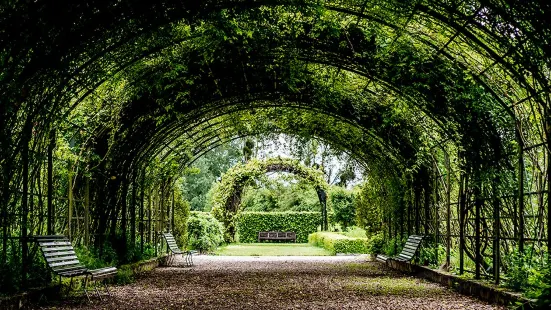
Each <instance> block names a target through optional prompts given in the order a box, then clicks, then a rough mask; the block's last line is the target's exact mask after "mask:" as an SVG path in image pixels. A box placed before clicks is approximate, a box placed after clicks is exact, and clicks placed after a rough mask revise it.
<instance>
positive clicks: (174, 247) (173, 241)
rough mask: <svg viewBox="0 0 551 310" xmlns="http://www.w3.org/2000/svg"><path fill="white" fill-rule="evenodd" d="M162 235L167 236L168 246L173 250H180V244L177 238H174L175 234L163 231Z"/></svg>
mask: <svg viewBox="0 0 551 310" xmlns="http://www.w3.org/2000/svg"><path fill="white" fill-rule="evenodd" d="M162 235H163V237H164V238H165V240H166V244H167V245H168V248H169V249H170V251H171V252H178V251H180V248H179V247H178V244H176V239H174V236H173V235H172V234H171V233H162Z"/></svg>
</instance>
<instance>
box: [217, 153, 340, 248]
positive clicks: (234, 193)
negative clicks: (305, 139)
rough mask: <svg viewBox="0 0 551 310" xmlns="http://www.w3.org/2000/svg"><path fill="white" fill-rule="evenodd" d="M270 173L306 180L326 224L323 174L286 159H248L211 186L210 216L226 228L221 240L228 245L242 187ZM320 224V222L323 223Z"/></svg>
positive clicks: (326, 185)
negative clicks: (292, 175) (318, 203)
mask: <svg viewBox="0 0 551 310" xmlns="http://www.w3.org/2000/svg"><path fill="white" fill-rule="evenodd" d="M269 172H288V173H292V174H294V175H295V176H297V177H300V178H301V179H303V180H305V181H307V182H308V183H309V184H311V185H312V186H313V187H314V188H315V189H316V191H317V192H318V197H319V199H320V208H321V211H322V212H321V216H322V217H323V220H324V221H325V222H326V216H327V210H326V209H325V207H326V201H325V199H326V197H327V194H326V192H327V190H328V189H329V185H328V184H327V181H325V178H324V175H323V172H322V171H321V170H318V169H314V168H310V167H306V166H304V165H303V164H301V163H300V162H299V161H297V160H293V159H289V158H281V157H275V158H268V159H265V160H258V159H251V160H249V161H248V162H246V163H244V164H241V163H240V164H237V165H235V166H234V167H233V168H231V169H229V170H228V171H226V172H225V173H224V174H223V175H222V177H221V179H220V181H219V182H217V183H216V184H215V185H214V189H213V194H212V204H213V205H212V211H211V212H212V213H213V214H214V216H215V217H216V218H217V219H218V220H220V221H221V222H222V223H223V224H224V227H225V235H224V238H225V239H226V241H227V242H231V241H233V240H234V239H235V232H236V231H235V221H236V219H237V216H238V213H239V206H240V204H241V195H242V194H243V190H244V188H245V186H247V185H249V184H250V182H251V181H253V180H254V179H256V178H258V177H259V176H261V175H264V174H266V173H269ZM324 221H322V222H324Z"/></svg>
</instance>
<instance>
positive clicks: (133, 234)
mask: <svg viewBox="0 0 551 310" xmlns="http://www.w3.org/2000/svg"><path fill="white" fill-rule="evenodd" d="M136 183H137V182H136V177H135V175H134V176H133V177H132V198H131V199H130V242H131V243H132V247H134V246H135V245H136V190H137V184H136Z"/></svg>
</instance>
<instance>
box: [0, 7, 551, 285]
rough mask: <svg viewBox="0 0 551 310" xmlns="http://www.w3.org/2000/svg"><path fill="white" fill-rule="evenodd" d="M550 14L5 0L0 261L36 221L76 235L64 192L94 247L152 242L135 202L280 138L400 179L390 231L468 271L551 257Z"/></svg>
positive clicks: (38, 228) (543, 10)
mask: <svg viewBox="0 0 551 310" xmlns="http://www.w3.org/2000/svg"><path fill="white" fill-rule="evenodd" d="M550 12H551V4H549V3H547V2H545V1H532V2H530V3H527V2H526V1H519V0H502V1H497V0H466V1H465V0H446V1H442V0H419V1H402V0H390V1H380V0H347V1H338V0H337V1H334V0H270V1H268V0H205V1H187V2H186V3H183V2H182V1H181V0H151V1H147V2H144V1H138V0H124V1H120V0H112V1H61V2H60V1H57V2H54V1H27V2H21V1H5V2H4V3H2V4H1V6H0V29H2V31H0V43H2V44H0V46H1V47H0V68H1V70H0V72H1V74H0V94H1V96H0V120H2V122H0V176H1V177H0V214H1V219H2V223H1V225H0V226H1V227H2V229H1V232H0V233H1V236H2V244H1V250H0V263H1V264H2V266H5V265H6V264H7V263H8V253H16V254H14V255H15V256H14V257H19V258H21V262H23V263H22V264H21V265H22V266H25V263H24V262H26V261H28V254H29V251H28V247H27V245H28V244H27V243H26V242H25V240H27V236H28V234H37V233H43V232H44V230H45V228H44V227H47V229H46V232H47V233H55V232H57V233H61V232H62V231H61V229H65V228H64V227H67V226H68V227H69V228H68V229H67V230H64V231H63V233H65V232H68V233H69V234H71V232H72V230H71V225H70V223H71V221H72V219H71V216H70V215H69V214H71V212H70V211H69V210H71V207H70V205H71V204H70V203H67V204H65V203H64V202H63V201H62V200H63V199H58V198H59V197H65V198H66V199H65V200H69V199H68V197H69V196H71V197H72V196H73V194H75V196H79V197H84V196H87V197H88V198H89V200H88V201H90V206H89V207H90V209H89V211H90V213H91V214H92V216H91V218H90V220H91V224H90V225H81V226H80V227H91V230H92V235H93V236H98V237H96V238H95V239H96V240H94V242H96V243H97V244H101V243H102V241H103V240H104V238H113V237H114V235H115V234H117V233H119V232H120V231H122V232H123V233H121V234H122V235H123V238H126V236H127V235H129V236H130V239H131V240H132V241H134V240H136V238H135V237H136V234H137V233H141V234H142V238H141V239H142V240H143V239H144V238H143V236H144V233H147V232H151V231H157V230H158V229H160V228H159V227H148V228H147V229H141V230H139V229H138V228H137V227H140V225H139V224H140V223H141V224H143V223H144V221H145V219H144V215H143V214H144V212H143V211H144V210H143V209H144V203H143V201H144V199H148V198H151V197H153V198H155V199H157V197H161V198H158V200H159V201H158V202H156V203H157V205H156V206H157V207H159V209H160V208H161V206H162V207H166V205H167V195H168V194H167V191H168V189H170V190H173V189H174V188H173V186H172V185H173V181H174V179H176V178H177V177H178V176H179V173H180V172H181V169H182V167H181V166H185V165H186V164H187V163H189V162H191V161H192V160H193V158H194V157H196V156H198V155H200V154H201V153H202V152H203V151H204V150H205V148H207V149H208V148H209V147H210V146H211V145H212V144H216V143H221V142H223V141H228V140H229V139H232V138H235V137H237V136H240V135H246V134H265V133H269V132H272V131H274V130H282V131H284V132H291V133H295V134H301V135H304V136H315V137H321V138H323V139H326V140H327V141H330V142H333V143H335V144H338V145H340V146H342V147H343V148H346V149H348V150H352V151H353V152H354V153H355V154H356V156H357V158H358V159H359V160H361V161H362V162H363V163H365V164H366V165H371V166H372V167H373V168H376V169H372V174H371V177H372V179H381V180H385V179H390V180H394V178H398V179H400V181H401V182H393V183H395V184H400V185H397V186H398V187H400V193H407V195H408V196H407V197H403V199H402V200H403V201H401V202H400V203H399V204H388V205H385V208H388V209H389V211H388V213H387V214H386V215H385V216H386V223H387V225H388V232H387V236H392V237H396V235H397V234H398V235H400V236H401V235H403V234H406V233H410V232H412V231H416V232H419V231H420V230H423V231H424V232H425V233H427V234H428V233H431V234H434V239H435V240H437V241H438V242H441V243H442V244H443V245H444V244H445V245H446V247H447V249H448V250H449V248H450V247H451V245H452V244H459V245H458V246H457V249H458V251H460V252H461V253H463V252H467V256H468V257H469V259H471V260H472V262H474V265H476V266H477V269H476V270H473V272H475V274H476V275H477V277H480V266H483V267H486V266H485V265H484V264H485V263H484V262H486V261H492V262H493V263H494V264H500V262H501V261H502V260H501V258H500V255H501V253H500V251H493V252H490V251H487V249H489V248H492V247H493V248H497V249H500V248H502V249H511V248H513V247H516V246H517V245H518V247H519V248H520V249H522V248H523V246H524V244H525V240H526V239H529V240H536V241H534V242H536V243H538V244H541V243H543V242H546V243H547V248H551V225H550V221H551V207H550V206H551V203H549V200H550V198H549V197H550V196H551V195H549V193H550V192H551V185H550V184H551V182H550V180H551V166H550V165H549V162H551V161H550V160H549V158H551V142H550V138H549V137H551V117H550V115H551V112H550V111H551V100H550V94H551V87H550V85H551V83H550V79H549V68H550V67H551V50H550V49H549V48H548V41H549V40H548V38H549V37H550V36H551V25H550V24H549V23H548V22H547V19H548V16H549V13H550ZM267 107H271V108H274V109H275V110H277V111H275V112H274V111H271V112H270V113H269V114H266V113H256V112H255V111H257V110H259V109H264V108H267ZM296 107H299V108H301V109H302V110H301V111H308V113H302V114H301V115H300V116H305V117H300V118H299V117H295V116H297V115H298V113H295V114H293V112H289V111H293V110H291V109H294V108H296ZM277 113H281V115H282V116H283V117H282V119H281V120H279V119H278V117H277ZM259 115H260V116H259ZM274 115H276V116H275V117H273V116H274ZM325 115H329V116H330V117H332V118H331V120H339V123H338V128H336V129H335V128H329V127H330V126H331V123H330V122H326V123H325V124H324V123H323V122H322V121H320V120H321V119H322V118H323V117H325ZM265 116H267V117H266V118H267V119H276V120H278V121H280V122H279V123H275V124H274V123H270V124H269V125H263V123H262V122H261V121H259V120H260V119H261V118H263V117H265ZM328 119H329V118H328ZM293 122H299V123H300V124H299V125H300V126H293ZM248 125H251V126H254V127H255V128H249V127H248ZM343 139H347V140H346V141H339V140H343ZM56 156H57V157H56ZM55 158H57V159H56V160H54V159H55ZM385 158H390V160H387V161H385ZM389 170H391V173H389V172H388V171H389ZM396 171H398V173H397V172H396ZM402 173H403V175H402ZM46 176H48V177H46ZM450 176H451V177H450ZM56 178H57V179H59V180H63V181H62V182H61V181H60V182H56V181H54V180H55V179H56ZM73 178H74V180H73ZM70 180H71V181H74V182H69V181H70ZM58 183H59V184H58ZM381 183H385V182H381ZM46 184H47V186H46ZM69 184H72V186H69ZM86 184H88V185H89V186H87V185H86ZM167 184H168V185H167ZM167 188H168V189H167ZM87 189H89V191H88V190H87ZM157 192H160V194H157ZM46 193H47V194H46ZM152 193H153V194H152ZM431 195H432V196H431ZM37 197H40V198H37ZM56 197H58V198H56ZM144 197H145V198H144ZM431 197H432V198H431ZM136 201H141V202H142V203H141V204H137V203H136ZM451 205H457V211H454V208H451V207H450V206H451ZM36 206H40V207H36ZM394 206H396V208H395V207H394ZM165 210H167V209H165ZM500 212H502V214H503V219H502V221H501V222H500ZM526 212H530V213H531V215H529V216H527V218H526V221H524V219H521V218H522V216H519V215H523V214H525V213H526ZM146 213H147V212H146ZM44 214H46V216H43V215H44ZM158 214H159V217H160V218H162V219H163V220H164V219H165V218H164V216H165V215H164V214H165V213H164V212H160V211H159V212H158ZM167 216H168V215H167ZM42 218H46V219H45V220H42ZM536 218H537V219H538V220H537V221H535V220H533V219H536ZM59 219H63V220H59ZM119 219H120V220H119ZM154 219H155V216H154ZM438 219H440V220H442V219H447V220H448V221H447V229H444V228H443V227H441V226H443V225H444V224H443V223H440V224H441V225H440V224H439V223H438ZM453 219H456V220H453ZM475 219H476V220H475ZM511 219H514V220H511ZM517 219H518V220H517ZM44 221H46V222H47V225H43V224H44V223H43V222H44ZM450 221H455V222H453V223H452V224H450ZM66 222H68V223H69V225H65V223H66ZM150 222H151V219H150ZM478 224H480V225H482V227H486V228H489V227H494V229H493V231H492V237H493V239H492V238H485V237H481V235H480V232H481V229H479V228H480V227H477V226H476V225H478ZM501 224H503V225H501ZM56 227H57V228H56ZM142 228H143V227H142ZM452 230H454V231H453V232H452ZM444 231H445V232H444ZM482 231H483V232H484V233H488V232H489V229H484V230H482ZM127 232H129V234H127ZM89 236H90V235H88V237H89ZM452 236H453V237H452ZM465 236H471V237H469V238H463V237H465ZM78 238H80V237H78ZM78 238H77V239H78ZM452 238H455V240H456V241H457V242H455V243H452V240H451V239H452ZM16 239H19V240H20V241H21V242H15V243H13V245H12V244H11V243H10V242H11V241H10V240H16ZM81 239H83V240H88V238H87V237H84V238H81ZM92 239H93V238H92ZM464 240H466V241H464ZM491 242H495V246H493V245H492V246H490V243H491ZM481 243H484V244H485V246H484V247H482V246H480V245H481ZM19 245H21V246H19ZM480 249H482V250H480ZM448 253H449V251H448ZM447 261H448V263H449V255H447ZM463 267H464V266H463V264H462V265H461V267H460V270H461V272H462V271H464V268H463ZM6 269H7V270H9V269H10V268H6ZM21 269H22V270H21V272H20V274H21V278H25V277H26V276H27V274H28V272H27V271H28V270H27V269H25V268H24V267H23V268H21ZM482 269H483V270H484V269H486V268H482ZM493 270H495V271H496V272H497V274H495V275H494V277H495V279H496V281H498V282H499V270H500V268H494V269H493Z"/></svg>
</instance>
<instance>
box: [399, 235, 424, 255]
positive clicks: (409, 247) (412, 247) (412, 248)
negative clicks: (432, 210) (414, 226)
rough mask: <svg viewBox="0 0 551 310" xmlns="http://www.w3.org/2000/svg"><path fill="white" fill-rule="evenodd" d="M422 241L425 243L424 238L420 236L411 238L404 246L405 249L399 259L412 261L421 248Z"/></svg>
mask: <svg viewBox="0 0 551 310" xmlns="http://www.w3.org/2000/svg"><path fill="white" fill-rule="evenodd" d="M421 241H423V236H419V235H411V236H409V238H408V241H407V242H406V244H405V245H404V249H402V253H400V254H399V255H398V258H399V259H402V260H405V261H410V260H412V259H413V256H415V253H416V252H417V249H419V246H420V245H421Z"/></svg>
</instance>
